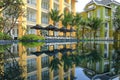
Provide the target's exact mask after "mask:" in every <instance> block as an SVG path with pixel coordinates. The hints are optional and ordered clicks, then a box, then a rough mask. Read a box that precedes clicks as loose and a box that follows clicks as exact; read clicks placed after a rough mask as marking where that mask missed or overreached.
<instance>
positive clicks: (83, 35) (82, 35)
mask: <svg viewBox="0 0 120 80" xmlns="http://www.w3.org/2000/svg"><path fill="white" fill-rule="evenodd" d="M82 39H84V27H83V29H82Z"/></svg>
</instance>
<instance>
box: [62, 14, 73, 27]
mask: <svg viewBox="0 0 120 80" xmlns="http://www.w3.org/2000/svg"><path fill="white" fill-rule="evenodd" d="M73 18H74V17H73V15H72V13H67V12H65V13H64V18H63V19H62V20H61V21H62V24H63V26H64V27H67V25H71V24H72V20H73Z"/></svg>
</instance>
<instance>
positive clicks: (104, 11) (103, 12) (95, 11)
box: [80, 0, 120, 39]
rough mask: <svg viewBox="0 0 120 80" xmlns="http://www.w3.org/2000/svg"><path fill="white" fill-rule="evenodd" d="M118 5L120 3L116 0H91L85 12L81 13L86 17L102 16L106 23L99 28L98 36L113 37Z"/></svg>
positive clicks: (101, 37) (103, 37)
mask: <svg viewBox="0 0 120 80" xmlns="http://www.w3.org/2000/svg"><path fill="white" fill-rule="evenodd" d="M118 5H120V3H119V2H117V1H115V0H91V1H90V2H89V3H88V4H86V6H85V8H84V12H81V13H80V14H81V15H82V16H83V17H84V18H89V17H98V18H101V19H102V20H103V22H104V24H103V25H102V26H101V28H100V29H99V30H98V33H97V37H98V38H100V39H113V32H114V27H113V18H114V13H115V9H116V8H117V6H118Z"/></svg>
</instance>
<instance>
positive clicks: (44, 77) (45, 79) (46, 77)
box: [42, 70, 49, 80]
mask: <svg viewBox="0 0 120 80" xmlns="http://www.w3.org/2000/svg"><path fill="white" fill-rule="evenodd" d="M42 80H49V71H48V70H46V71H43V72H42Z"/></svg>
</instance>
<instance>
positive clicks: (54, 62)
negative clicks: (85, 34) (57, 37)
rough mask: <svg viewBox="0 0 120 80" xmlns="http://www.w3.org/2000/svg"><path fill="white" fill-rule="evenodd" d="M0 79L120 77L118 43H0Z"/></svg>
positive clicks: (96, 79) (108, 79)
mask: <svg viewBox="0 0 120 80" xmlns="http://www.w3.org/2000/svg"><path fill="white" fill-rule="evenodd" d="M0 80H120V42H103V41H101V42H79V43H76V42H73V43H69V42H68V43H67V42H66V43H35V42H32V43H14V44H9V45H0Z"/></svg>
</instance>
